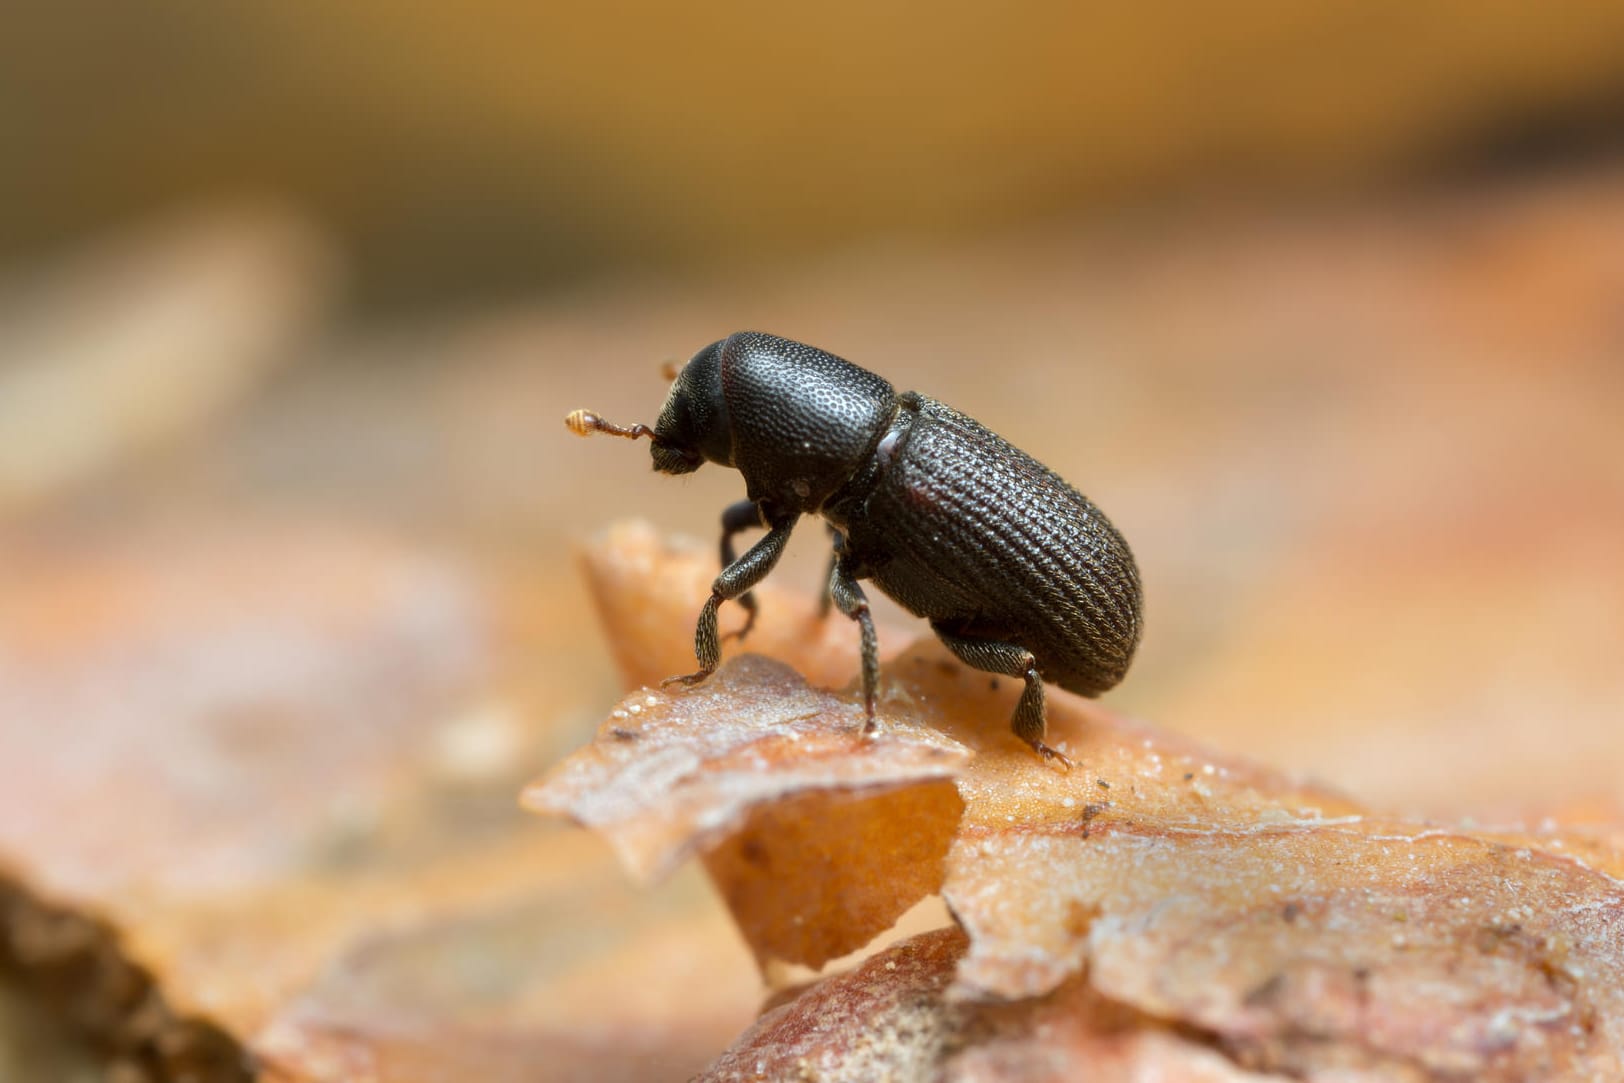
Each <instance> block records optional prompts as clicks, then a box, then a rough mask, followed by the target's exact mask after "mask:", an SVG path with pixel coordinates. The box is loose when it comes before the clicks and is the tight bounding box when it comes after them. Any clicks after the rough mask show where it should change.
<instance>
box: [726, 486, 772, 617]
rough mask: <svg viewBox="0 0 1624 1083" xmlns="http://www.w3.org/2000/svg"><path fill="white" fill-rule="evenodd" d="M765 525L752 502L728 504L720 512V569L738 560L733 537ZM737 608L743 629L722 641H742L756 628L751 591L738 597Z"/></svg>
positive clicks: (757, 507) (753, 594)
mask: <svg viewBox="0 0 1624 1083" xmlns="http://www.w3.org/2000/svg"><path fill="white" fill-rule="evenodd" d="M765 525H766V524H765V523H763V522H762V521H761V508H760V507H759V506H757V504H756V502H755V501H754V500H740V501H739V502H738V503H736V504H729V505H728V506H727V507H726V508H724V509H723V510H722V546H721V549H722V567H723V568H729V567H732V565H733V564H734V562H735V561H737V560H738V559H739V557H738V554H737V553H736V552H734V550H733V536H734V535H735V534H738V533H741V532H742V531H746V530H759V529H761V528H762V527H763V526H765ZM739 606H740V608H742V609H743V610H744V612H745V618H744V627H743V628H740V629H739V630H738V631H736V632H729V633H728V634H727V635H725V636H723V637H722V638H723V639H743V638H744V637H745V636H747V635H749V634H750V629H752V628H754V627H755V626H756V596H755V593H754V592H753V591H748V590H747V591H745V592H744V593H743V594H741V595H739Z"/></svg>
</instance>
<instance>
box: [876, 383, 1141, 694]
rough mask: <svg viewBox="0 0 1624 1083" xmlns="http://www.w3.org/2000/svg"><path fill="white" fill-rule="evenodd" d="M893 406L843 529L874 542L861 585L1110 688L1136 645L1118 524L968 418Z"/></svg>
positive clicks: (1130, 576) (904, 401) (1086, 685)
mask: <svg viewBox="0 0 1624 1083" xmlns="http://www.w3.org/2000/svg"><path fill="white" fill-rule="evenodd" d="M900 404H901V406H902V408H903V409H904V410H909V411H912V412H914V414H915V417H914V421H913V424H912V426H911V427H910V428H909V429H908V431H907V433H906V434H905V436H903V437H902V439H901V443H900V446H899V447H898V448H897V449H896V452H895V456H894V458H893V460H892V461H891V463H890V464H889V465H888V468H887V469H885V470H884V472H883V474H882V475H881V477H880V478H879V479H878V480H877V482H876V484H875V486H874V488H873V490H872V492H871V493H870V494H869V497H868V500H867V501H866V504H865V506H864V509H863V514H862V516H861V519H860V520H859V521H858V522H855V523H853V524H852V529H851V531H850V532H849V535H848V544H849V545H851V546H852V547H853V548H854V550H855V551H856V552H857V553H858V554H859V555H860V556H864V557H867V556H869V554H870V553H871V552H872V553H873V555H874V559H873V560H872V564H871V572H870V574H871V576H872V578H873V580H874V582H875V583H876V584H877V585H878V586H879V587H880V588H881V589H882V590H884V591H885V592H886V593H887V594H888V595H890V596H891V597H893V598H895V599H896V600H897V601H898V602H900V603H901V604H902V605H903V606H904V607H905V608H907V609H909V610H911V611H912V612H914V613H915V614H917V615H919V616H923V617H929V618H931V619H933V620H937V621H940V622H942V623H943V624H944V626H948V627H951V628H953V629H954V630H955V631H957V632H958V633H960V634H963V635H967V636H971V637H974V638H983V639H997V640H1002V641H1007V642H1013V643H1017V644H1019V645H1020V646H1022V647H1025V648H1026V649H1027V650H1029V651H1031V652H1032V654H1033V656H1034V657H1035V658H1036V659H1037V663H1038V667H1039V669H1040V670H1041V671H1042V673H1043V676H1044V677H1045V678H1046V679H1047V680H1050V681H1053V682H1054V683H1056V684H1058V685H1060V686H1061V687H1062V688H1066V689H1068V690H1070V691H1074V692H1078V693H1081V694H1083V695H1097V694H1098V693H1100V692H1103V691H1104V690H1106V689H1107V688H1110V687H1112V686H1113V685H1115V684H1116V683H1117V682H1118V681H1120V680H1121V679H1122V677H1123V675H1124V674H1125V673H1126V672H1127V670H1128V664H1129V662H1130V661H1131V660H1132V658H1133V652H1134V649H1135V648H1136V647H1137V646H1138V643H1139V634H1140V623H1141V604H1142V603H1141V595H1140V586H1139V572H1138V569H1137V568H1136V566H1135V564H1134V560H1133V554H1132V553H1131V552H1130V551H1129V550H1128V546H1127V543H1126V542H1125V541H1123V539H1122V535H1121V534H1119V533H1118V532H1117V530H1116V528H1115V527H1113V526H1112V525H1111V523H1110V521H1109V520H1108V519H1106V517H1105V515H1104V514H1103V513H1102V512H1101V511H1100V510H1099V509H1098V508H1097V507H1095V506H1094V504H1093V503H1092V502H1090V501H1089V500H1088V498H1087V497H1085V496H1083V495H1082V494H1081V493H1079V492H1078V491H1077V490H1076V489H1074V488H1072V486H1071V485H1069V484H1068V483H1067V482H1066V481H1065V479H1063V478H1061V477H1060V476H1059V475H1058V474H1056V473H1055V472H1054V471H1052V470H1050V469H1049V468H1048V467H1046V466H1044V465H1043V464H1042V463H1040V462H1038V461H1037V460H1036V459H1033V458H1032V457H1031V456H1030V455H1027V454H1026V453H1025V452H1023V451H1021V450H1020V449H1018V448H1016V447H1014V446H1013V445H1011V444H1010V443H1009V442H1008V441H1006V440H1004V439H1003V438H1001V437H1000V436H998V435H997V434H996V433H994V432H992V431H991V430H990V429H988V428H987V427H986V426H984V425H982V424H980V423H979V422H977V421H976V420H974V419H973V418H970V417H967V416H965V415H964V414H961V413H959V412H958V411H957V410H954V409H953V408H952V407H950V406H947V405H945V404H943V403H940V402H937V401H936V400H934V399H930V398H927V397H925V396H923V395H919V394H917V393H914V392H909V393H908V394H906V395H903V396H900ZM870 539H873V541H874V542H875V543H878V544H876V545H872V546H871V545H870V544H866V543H868V542H869V541H870ZM881 539H883V542H881V541H880V540H881ZM881 554H884V555H881Z"/></svg>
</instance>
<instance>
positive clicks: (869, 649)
mask: <svg viewBox="0 0 1624 1083" xmlns="http://www.w3.org/2000/svg"><path fill="white" fill-rule="evenodd" d="M855 570H856V569H855V568H854V567H853V562H852V560H851V558H850V557H848V556H847V555H845V554H844V553H841V554H839V555H838V556H837V558H836V560H835V562H834V566H833V567H831V568H830V569H829V592H828V594H827V595H826V597H827V598H828V599H829V600H830V601H831V602H833V603H834V606H835V608H836V609H838V610H840V611H841V612H842V613H844V614H845V615H846V616H848V617H850V618H851V619H852V620H854V621H856V622H857V626H858V628H859V629H861V635H862V657H863V707H864V709H865V710H866V711H867V712H868V724H867V725H865V726H864V727H863V732H864V733H872V732H873V731H874V692H875V689H876V688H877V687H878V685H879V683H880V640H879V637H878V636H877V635H875V633H874V617H873V616H872V615H871V614H870V613H869V610H868V597H867V596H866V595H865V594H864V593H863V588H862V587H860V586H858V585H857V576H856V575H855V574H854V573H855Z"/></svg>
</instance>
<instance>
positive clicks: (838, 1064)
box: [699, 929, 1286, 1083]
mask: <svg viewBox="0 0 1624 1083" xmlns="http://www.w3.org/2000/svg"><path fill="white" fill-rule="evenodd" d="M965 947H966V938H965V936H964V933H963V932H961V931H960V930H958V929H939V930H937V931H935V932H930V933H925V934H923V935H920V936H917V937H914V938H913V939H911V940H908V941H905V942H903V943H901V944H898V945H896V946H895V947H892V948H889V949H887V950H886V951H884V952H881V953H879V954H877V955H875V956H873V957H872V958H870V959H868V960H866V961H865V962H864V963H863V964H862V965H861V966H859V967H858V968H857V969H855V970H853V971H850V972H848V973H845V974H840V975H836V976H834V977H830V978H826V979H825V980H823V981H821V982H818V983H817V984H816V985H814V986H812V987H811V988H809V989H807V990H805V991H803V992H802V993H801V994H800V995H799V996H797V997H795V998H794V999H793V1000H790V1001H789V1002H787V1003H783V1004H780V1005H778V1006H777V1007H775V1008H772V1009H771V1010H769V1011H767V1012H766V1013H765V1014H763V1015H762V1017H761V1018H760V1019H758V1020H757V1021H756V1023H755V1025H754V1026H752V1027H751V1028H750V1029H749V1030H748V1031H746V1032H745V1033H744V1034H743V1035H742V1036H741V1037H740V1038H739V1040H738V1041H737V1042H735V1043H734V1045H733V1047H732V1048H731V1049H729V1050H728V1051H727V1052H726V1053H724V1054H723V1055H722V1056H721V1057H720V1058H718V1059H717V1060H716V1061H715V1063H713V1064H712V1065H711V1066H710V1068H709V1069H708V1070H707V1071H706V1072H705V1073H704V1074H703V1075H701V1076H700V1077H699V1079H700V1080H701V1081H703V1083H744V1081H754V1080H779V1079H816V1080H819V1081H821V1083H844V1081H850V1083H867V1081H869V1080H875V1079H898V1080H925V1079H929V1080H940V1081H942V1083H994V1081H1008V1080H1021V1081H1023V1083H1041V1081H1045V1080H1054V1081H1056V1083H1058V1081H1061V1080H1074V1079H1086V1080H1089V1081H1091V1083H1117V1081H1120V1083H1135V1081H1140V1080H1146V1079H1177V1080H1181V1081H1188V1083H1246V1081H1259V1080H1264V1079H1284V1078H1286V1077H1284V1076H1274V1075H1270V1076H1263V1075H1257V1074H1255V1073H1253V1072H1249V1071H1246V1070H1244V1069H1241V1068H1239V1067H1237V1066H1236V1065H1235V1064H1233V1063H1232V1062H1230V1061H1229V1060H1227V1059H1225V1057H1224V1056H1222V1055H1221V1054H1220V1053H1218V1052H1216V1051H1215V1050H1213V1049H1212V1048H1210V1047H1209V1046H1208V1045H1206V1044H1204V1043H1203V1042H1202V1041H1200V1040H1199V1035H1195V1034H1191V1033H1187V1032H1181V1031H1179V1030H1178V1029H1176V1028H1173V1027H1170V1026H1168V1025H1166V1024H1164V1023H1160V1022H1158V1021H1156V1020H1154V1019H1151V1018H1148V1017H1146V1016H1141V1015H1138V1014H1137V1013H1134V1012H1131V1011H1128V1010H1125V1009H1123V1008H1121V1007H1120V1006H1118V1005H1114V1004H1112V1003H1111V1002H1110V1001H1107V1000H1104V999H1103V998H1101V997H1100V996H1099V995H1098V994H1097V993H1095V992H1093V990H1091V989H1090V988H1089V987H1088V985H1087V983H1086V982H1084V981H1082V980H1081V979H1073V980H1072V981H1071V982H1069V983H1067V984H1066V985H1065V986H1063V987H1062V988H1061V989H1059V990H1056V991H1055V992H1054V993H1052V994H1050V995H1048V996H1047V997H1045V998H1043V999H1041V1000H1036V1001H1030V1002H1026V1003H1023V1004H1020V1005H1000V1004H986V1003H965V1002H961V1001H955V1000H953V999H951V998H950V997H949V996H948V995H947V994H948V987H949V986H950V984H951V983H952V980H953V972H954V969H955V967H956V966H957V965H958V962H959V959H960V958H961V957H962V955H963V953H964V950H965Z"/></svg>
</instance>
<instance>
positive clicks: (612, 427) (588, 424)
mask: <svg viewBox="0 0 1624 1083" xmlns="http://www.w3.org/2000/svg"><path fill="white" fill-rule="evenodd" d="M564 424H565V425H567V426H568V427H569V430H570V432H573V433H574V434H575V435H576V436H591V435H592V434H593V433H595V432H606V433H608V434H609V435H610V436H624V437H625V438H626V439H628V440H636V439H637V438H638V437H639V436H646V437H648V438H649V439H650V440H652V439H654V430H653V429H651V428H649V427H648V426H647V425H633V426H631V427H630V428H627V427H625V426H623V425H616V424H614V423H613V422H609V421H605V420H604V419H603V418H601V417H599V416H598V415H597V414H594V413H593V412H592V411H591V410H571V411H570V412H569V413H568V414H566V415H564Z"/></svg>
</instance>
